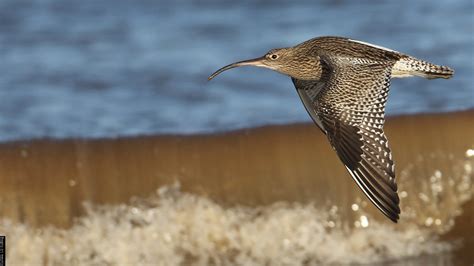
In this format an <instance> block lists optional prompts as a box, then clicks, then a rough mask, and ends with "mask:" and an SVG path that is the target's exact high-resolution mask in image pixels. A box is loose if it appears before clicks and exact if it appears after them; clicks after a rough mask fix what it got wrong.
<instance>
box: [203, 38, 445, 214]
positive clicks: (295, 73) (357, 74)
mask: <svg viewBox="0 0 474 266" xmlns="http://www.w3.org/2000/svg"><path fill="white" fill-rule="evenodd" d="M244 65H253V66H259V67H265V68H269V69H272V70H275V71H277V72H280V73H282V74H285V75H288V76H290V77H291V79H292V81H293V83H294V85H295V87H296V90H297V92H298V95H299V96H300V98H301V100H302V102H303V104H304V106H305V108H306V110H307V111H308V113H309V115H310V116H311V118H312V119H313V121H314V122H315V123H316V125H317V126H318V127H319V128H320V129H321V130H322V131H323V132H324V133H325V134H326V135H327V137H328V139H329V142H330V143H331V146H332V147H333V148H334V150H336V152H337V154H338V156H339V158H340V160H341V161H342V162H343V163H344V165H345V167H346V168H347V170H348V171H349V173H350V174H351V176H352V177H353V179H354V180H355V181H356V183H357V185H358V186H359V187H360V188H361V189H362V191H363V192H364V193H365V195H366V196H367V197H368V198H369V199H370V200H371V201H372V202H373V203H374V204H375V206H377V208H379V209H380V210H381V211H382V212H383V213H384V214H385V215H386V216H387V217H388V218H390V219H391V220H392V221H394V222H396V221H397V220H398V218H399V214H400V208H399V206H398V205H399V198H398V195H397V185H396V182H395V169H394V162H393V159H392V154H391V151H390V148H389V146H388V142H387V138H386V137H385V134H384V131H383V125H384V122H385V120H384V115H385V103H386V101H387V97H388V91H389V86H390V79H391V78H392V77H410V76H421V77H425V78H429V79H431V78H450V77H451V76H452V75H453V70H451V69H450V68H448V67H445V66H438V65H435V64H431V63H428V62H426V61H422V60H419V59H416V58H414V57H411V56H408V55H405V54H402V53H399V52H396V51H393V50H390V49H387V48H384V47H380V46H376V45H372V44H368V43H364V42H360V41H355V40H351V39H348V38H342V37H319V38H314V39H311V40H308V41H306V42H303V43H301V44H298V45H296V46H294V47H290V48H280V49H273V50H270V51H269V52H268V53H267V54H266V55H265V56H263V57H260V58H256V59H252V60H246V61H241V62H238V63H234V64H231V65H228V66H225V67H223V68H221V69H219V70H218V71H216V72H215V73H214V74H213V75H211V76H210V77H209V79H212V78H213V77H215V76H216V75H218V74H219V73H221V72H222V71H225V70H227V69H230V68H233V67H238V66H244Z"/></svg>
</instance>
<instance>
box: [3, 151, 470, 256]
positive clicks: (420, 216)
mask: <svg viewBox="0 0 474 266" xmlns="http://www.w3.org/2000/svg"><path fill="white" fill-rule="evenodd" d="M471 152H472V150H468V151H467V152H466V156H465V158H464V159H461V160H459V159H454V158H455V156H453V155H452V154H451V155H449V154H448V155H446V154H436V153H433V154H431V155H430V156H429V158H425V157H422V156H420V158H419V160H418V161H417V162H415V163H416V164H419V163H420V162H421V161H423V160H426V159H431V160H434V161H437V160H441V161H450V162H451V163H452V165H451V167H450V168H449V169H446V171H444V170H442V169H436V170H435V171H434V173H433V175H432V176H431V177H428V176H422V177H423V178H420V179H415V178H413V176H411V175H410V174H411V172H412V171H413V167H412V166H409V167H407V168H405V169H402V175H401V176H400V179H399V184H400V185H401V186H400V191H401V193H400V194H401V203H402V208H403V209H404V212H403V213H402V214H401V220H400V224H396V225H395V224H393V223H388V222H387V223H386V221H385V222H380V221H378V220H376V219H372V217H371V216H370V215H369V214H368V213H367V212H366V208H372V206H371V205H370V203H369V202H368V201H367V200H365V198H364V199H360V198H359V199H357V200H356V201H355V202H354V203H353V204H352V207H351V210H350V212H353V216H354V217H355V218H354V219H353V220H352V221H347V220H344V219H341V217H342V216H341V208H340V207H341V206H337V205H335V204H334V202H336V201H337V200H336V198H333V199H330V200H331V201H330V202H329V204H328V205H327V207H326V208H322V207H316V205H315V204H312V203H307V204H302V203H286V202H279V203H274V204H271V205H267V206H259V207H248V206H234V207H228V206H227V207H226V206H223V205H220V204H218V203H216V202H214V201H212V200H210V199H209V198H207V197H203V196H197V195H193V194H190V193H184V192H181V191H180V188H179V184H174V185H171V186H166V187H162V188H160V189H158V190H157V193H156V194H154V195H152V196H151V197H149V198H135V199H133V200H132V201H131V202H130V203H128V204H120V205H112V206H110V205H108V206H107V205H103V206H92V205H87V210H88V211H87V215H86V216H84V217H81V218H80V219H78V220H77V221H76V223H75V225H74V226H73V227H72V228H69V229H67V230H63V229H58V228H55V227H46V228H41V229H36V228H32V227H29V226H27V225H25V224H15V223H11V222H9V221H8V220H5V219H2V220H0V232H6V235H7V239H8V249H7V252H8V253H7V258H8V260H9V263H10V264H37V263H38V262H43V264H45V265H58V264H64V263H66V264H70V265H104V264H106V265H123V264H133V265H146V264H157V263H158V265H341V264H351V265H352V264H354V263H358V264H367V263H370V264H371V265H381V263H383V265H390V264H389V263H394V265H461V264H462V265H467V264H470V263H472V261H470V260H469V258H467V256H466V255H468V254H469V252H471V251H470V250H469V247H466V248H465V249H464V251H463V252H464V254H462V255H463V256H462V258H460V257H459V254H458V255H453V254H455V253H453V252H456V250H457V249H458V248H459V247H460V246H461V245H460V242H459V241H457V242H456V241H446V240H443V239H441V238H440V235H441V234H443V233H446V232H449V231H450V230H452V229H453V227H454V225H455V224H454V220H455V219H456V217H457V216H460V215H462V216H463V217H464V219H471V218H470V216H472V213H464V212H463V210H462V207H461V206H463V204H464V203H465V202H467V201H469V200H470V199H471V197H472V193H473V192H474V190H473V186H472V181H473V180H472V174H473V170H472V167H473V158H474V157H473V155H472V154H471ZM452 173H456V174H455V175H453V176H449V175H451V174H452ZM446 175H448V176H449V178H446ZM335 197H337V195H335ZM423 199H426V201H423ZM420 202H422V204H424V206H419V205H420ZM428 202H429V203H428ZM348 222H349V223H348ZM458 230H459V229H458ZM460 230H463V231H466V232H469V231H468V230H470V229H469V228H461V229H460ZM468 239H469V241H472V240H471V239H472V237H465V239H464V241H468Z"/></svg>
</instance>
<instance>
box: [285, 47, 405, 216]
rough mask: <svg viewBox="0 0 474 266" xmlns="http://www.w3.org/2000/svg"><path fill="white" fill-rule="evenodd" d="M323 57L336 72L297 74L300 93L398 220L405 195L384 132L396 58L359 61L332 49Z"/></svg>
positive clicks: (365, 186) (359, 179)
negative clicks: (311, 76) (307, 77)
mask: <svg viewBox="0 0 474 266" xmlns="http://www.w3.org/2000/svg"><path fill="white" fill-rule="evenodd" d="M321 58H322V59H321V60H324V61H325V62H324V63H325V64H326V65H328V66H330V68H331V71H328V72H327V73H326V75H327V76H326V77H324V81H316V80H315V81H303V80H297V79H293V83H294V85H295V87H296V89H297V92H298V95H299V96H300V97H301V100H302V102H303V104H304V106H305V108H306V110H307V111H308V113H309V114H310V116H311V117H312V118H313V121H314V122H315V123H316V124H317V125H318V126H319V127H320V128H321V129H322V131H323V132H324V133H326V135H327V137H328V139H329V142H330V143H331V145H332V147H333V148H334V150H335V151H336V153H337V155H338V156H339V158H340V159H341V161H342V162H343V163H344V165H345V166H346V168H347V170H348V171H349V173H350V174H351V176H352V178H353V179H354V180H355V182H356V183H357V185H358V186H359V187H360V188H361V189H362V191H363V192H364V194H365V195H366V196H367V197H368V198H369V199H370V201H371V202H372V203H373V204H374V205H375V206H376V207H377V208H378V209H379V210H380V211H381V212H382V213H383V214H385V215H386V216H387V217H388V218H389V219H390V220H392V221H393V222H397V220H398V219H399V214H400V208H399V202H400V200H399V197H398V194H397V185H396V182H395V171H394V162H393V160H392V155H391V150H390V148H389V146H388V142H387V138H386V136H385V133H384V131H383V125H384V122H385V121H384V113H385V103H386V100H387V97H388V90H389V86H390V73H391V67H392V66H393V63H394V62H393V63H390V62H388V61H382V62H367V60H365V61H357V58H354V59H351V58H338V57H336V56H333V57H331V55H327V54H325V55H322V56H321Z"/></svg>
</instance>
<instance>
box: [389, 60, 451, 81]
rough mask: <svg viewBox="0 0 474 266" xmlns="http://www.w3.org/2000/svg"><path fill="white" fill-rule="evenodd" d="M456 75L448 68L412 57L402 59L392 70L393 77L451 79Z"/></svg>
mask: <svg viewBox="0 0 474 266" xmlns="http://www.w3.org/2000/svg"><path fill="white" fill-rule="evenodd" d="M453 75H454V70H453V69H451V68H450V67H447V66H440V65H435V64H432V63H430V62H426V61H423V60H420V59H416V58H414V57H411V56H407V57H402V58H400V60H398V61H397V63H395V65H394V66H393V68H392V77H395V78H397V77H399V78H402V77H410V76H418V77H423V78H427V79H435V78H444V79H449V78H451V77H452V76H453Z"/></svg>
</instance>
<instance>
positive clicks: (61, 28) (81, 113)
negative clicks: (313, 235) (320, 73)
mask: <svg viewBox="0 0 474 266" xmlns="http://www.w3.org/2000/svg"><path fill="white" fill-rule="evenodd" d="M472 12H473V2H472V1H470V0H464V1H442V2H438V3H436V4H433V2H432V1H416V2H414V1H408V0H405V1H396V2H395V1H385V2H383V1H376V2H373V1H367V2H360V1H359V2H357V3H355V2H352V1H321V2H319V3H314V1H309V0H307V1H299V2H298V3H296V2H294V1H237V2H236V1H220V0H208V1H199V2H198V1H146V0H142V1H114V0H105V1H63V0H38V1H19V0H3V1H1V2H0V60H1V62H2V64H1V65H0V73H2V74H1V75H0V132H1V134H0V140H3V141H5V140H13V139H29V138H39V137H57V138H64V137H111V136H112V137H113V136H123V135H137V134H156V133H194V132H214V131H222V130H230V129H235V128H241V127H250V126H257V125H262V124H273V123H288V122H299V121H310V119H309V117H308V115H307V114H306V112H305V110H304V108H303V106H302V105H301V103H300V100H299V99H298V97H297V95H296V93H295V91H294V89H293V85H292V84H291V81H290V80H289V79H288V78H287V77H284V76H281V75H279V74H276V73H272V72H271V71H268V70H262V69H239V70H233V71H231V72H228V73H225V74H224V75H222V76H220V77H219V78H217V79H216V80H214V81H213V82H211V83H208V82H207V81H206V78H207V76H208V75H209V74H210V73H212V72H213V71H214V70H216V69H217V68H219V67H221V66H223V65H225V64H228V63H230V62H233V61H236V60H241V59H246V58H252V57H256V56H259V55H261V54H263V53H264V52H266V51H267V50H268V49H270V48H274V47H283V46H290V45H294V44H297V43H299V42H302V41H304V40H307V39H309V38H312V37H315V36H322V35H340V36H348V37H352V38H354V39H360V40H363V41H367V42H372V43H375V44H378V45H382V46H385V47H389V48H392V49H395V50H399V51H402V52H405V53H408V54H411V55H414V56H417V57H419V58H423V59H426V60H429V61H431V62H434V63H438V64H443V65H448V66H451V67H453V68H454V69H455V70H456V74H455V77H454V78H453V79H451V80H447V81H446V80H432V81H428V80H423V79H407V80H396V81H394V82H393V83H392V93H391V96H390V101H389V103H388V106H387V113H388V114H389V115H395V114H402V113H419V112H444V111H448V110H460V109H466V108H473V107H474V85H473V83H472V74H473V73H474V66H473V63H472V59H473V56H474V52H473V47H474V37H473V36H474V22H473V18H472Z"/></svg>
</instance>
